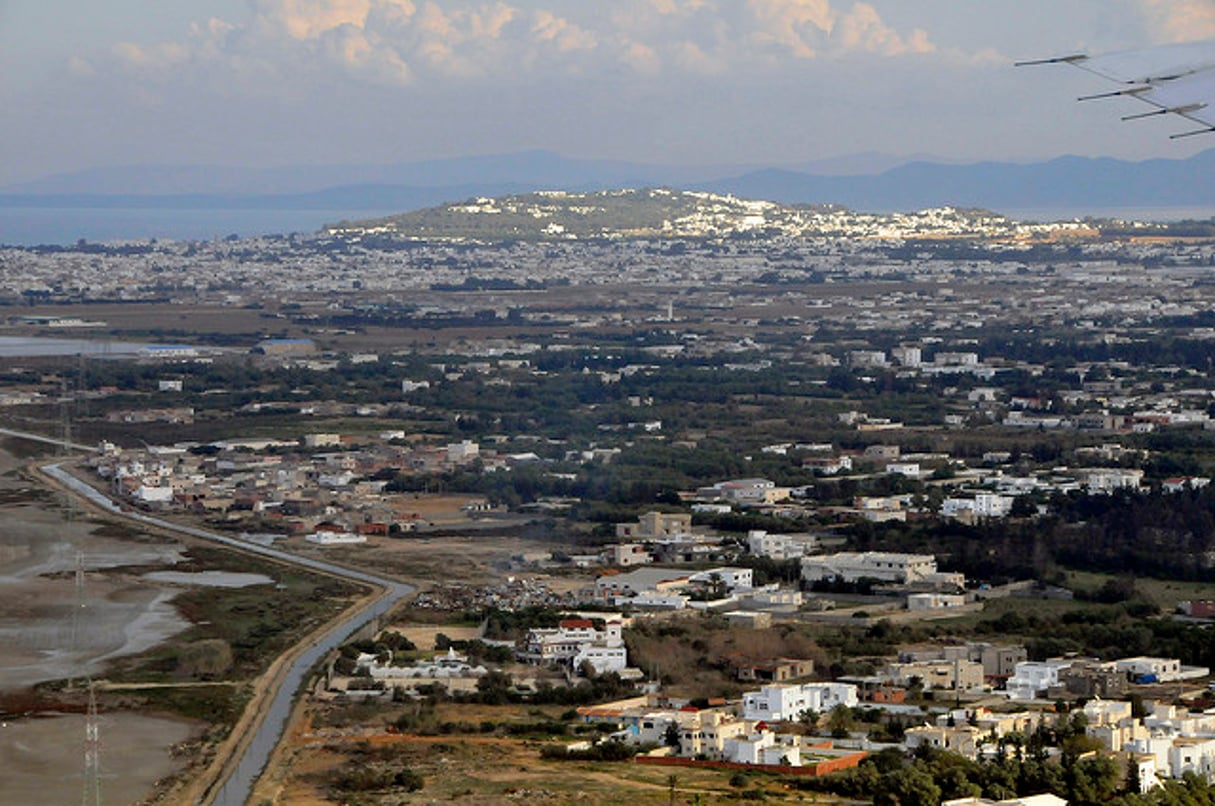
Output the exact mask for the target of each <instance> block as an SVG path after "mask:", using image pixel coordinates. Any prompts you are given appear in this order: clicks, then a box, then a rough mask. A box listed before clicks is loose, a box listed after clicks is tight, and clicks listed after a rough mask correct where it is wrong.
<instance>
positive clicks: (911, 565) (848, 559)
mask: <svg viewBox="0 0 1215 806" xmlns="http://www.w3.org/2000/svg"><path fill="white" fill-rule="evenodd" d="M802 579H804V580H805V581H806V582H811V583H813V582H818V581H820V580H832V579H835V580H840V581H842V582H858V581H860V580H862V579H876V580H878V581H879V582H887V583H894V584H898V585H912V584H917V583H925V584H935V585H952V586H956V587H959V588H960V587H964V586H965V584H966V578H965V577H964V576H963V575H962V574H954V573H946V572H939V571H937V561H936V558H935V557H933V556H932V555H931V554H896V553H892V552H884V551H866V552H863V553H861V552H841V553H839V554H824V555H816V556H813V557H804V558H802Z"/></svg>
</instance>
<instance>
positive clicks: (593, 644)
mask: <svg viewBox="0 0 1215 806" xmlns="http://www.w3.org/2000/svg"><path fill="white" fill-rule="evenodd" d="M622 630H623V624H622V623H621V621H620V619H619V618H612V619H609V620H608V621H607V622H605V623H604V626H603V629H602V630H600V629H598V628H597V627H596V626H595V622H593V621H592V620H591V619H563V620H562V621H561V622H560V623H559V624H558V625H557V626H556V627H555V628H533V629H531V630H528V631H527V639H526V641H527V643H526V647H525V649H524V651H523V653H521V655H520V657H521V659H522V660H525V661H527V662H529V663H537V664H568V665H569V666H570V667H571V668H573V669H578V668H579V667H580V666H581V665H582V664H583V663H584V662H586V663H589V664H590V665H591V666H592V667H593V668H594V669H595V673H596V674H605V673H607V672H623V671H624V670H625V668H627V666H628V652H627V650H626V649H625V646H624V637H623V634H622Z"/></svg>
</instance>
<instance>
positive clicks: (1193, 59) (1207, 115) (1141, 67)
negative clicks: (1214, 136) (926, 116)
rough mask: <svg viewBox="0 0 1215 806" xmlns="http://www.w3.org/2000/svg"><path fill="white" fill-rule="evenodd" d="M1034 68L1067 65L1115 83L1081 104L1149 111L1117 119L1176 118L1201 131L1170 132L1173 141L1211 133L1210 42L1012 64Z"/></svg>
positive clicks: (1214, 43)
mask: <svg viewBox="0 0 1215 806" xmlns="http://www.w3.org/2000/svg"><path fill="white" fill-rule="evenodd" d="M1035 64H1070V65H1072V66H1073V67H1078V68H1080V69H1081V70H1087V71H1088V72H1090V73H1094V74H1096V75H1099V76H1101V77H1102V78H1105V79H1108V80H1110V81H1113V82H1116V83H1117V84H1118V85H1120V86H1119V88H1118V89H1116V90H1112V91H1110V92H1103V93H1099V94H1097V95H1088V96H1085V97H1083V98H1080V99H1079V100H1081V101H1092V100H1097V99H1102V98H1119V97H1128V98H1134V99H1135V100H1137V101H1141V102H1143V103H1145V104H1147V105H1148V106H1151V107H1153V108H1152V110H1151V111H1148V112H1140V113H1138V114H1134V115H1126V116H1124V117H1123V118H1122V119H1123V120H1139V119H1141V118H1148V117H1154V116H1156V115H1176V116H1178V117H1181V118H1184V119H1186V120H1188V121H1190V122H1191V123H1196V124H1198V125H1199V126H1200V127H1201V128H1198V129H1195V130H1191V131H1184V132H1181V133H1179V134H1174V135H1173V139H1176V138H1179V137H1190V136H1193V135H1196V134H1209V133H1213V132H1215V40H1208V41H1205V42H1187V43H1184V44H1179V45H1162V46H1160V47H1154V48H1146V49H1143V50H1128V51H1122V52H1120V53H1107V54H1104V55H1098V56H1089V55H1087V54H1084V53H1077V54H1072V55H1068V56H1056V57H1053V58H1049V59H1034V60H1032V61H1026V62H1017V66H1018V67H1022V66H1027V65H1035Z"/></svg>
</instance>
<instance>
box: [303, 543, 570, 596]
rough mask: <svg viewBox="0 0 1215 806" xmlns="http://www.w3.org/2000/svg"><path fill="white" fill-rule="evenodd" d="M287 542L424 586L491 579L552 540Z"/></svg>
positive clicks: (509, 570)
mask: <svg viewBox="0 0 1215 806" xmlns="http://www.w3.org/2000/svg"><path fill="white" fill-rule="evenodd" d="M282 545H284V546H285V547H287V548H289V549H291V550H292V551H296V552H298V553H299V554H301V555H306V556H323V557H325V558H326V559H329V560H333V561H335V562H340V563H342V564H343V565H348V566H351V567H355V568H364V569H367V570H369V571H373V572H375V573H380V574H391V575H393V576H396V577H399V578H401V579H403V580H405V581H407V582H410V583H415V584H418V585H420V586H422V587H425V586H427V585H430V584H435V583H448V582H461V583H466V584H469V585H488V584H494V583H496V582H498V581H501V580H502V579H503V578H504V577H505V576H507V575H509V574H511V573H518V571H513V570H512V568H511V564H510V558H511V557H512V556H513V555H516V554H522V553H524V552H531V551H549V550H551V549H552V545H551V544H547V543H543V542H540V541H535V540H527V539H524V538H517V537H503V536H501V535H491V534H486V535H476V534H472V535H468V536H442V537H439V536H429V535H424V534H417V535H408V536H405V537H401V538H387V537H371V538H368V540H367V542H366V543H365V544H362V545H356V546H333V547H325V548H317V547H316V546H314V545H312V544H309V543H306V542H304V540H303V538H293V539H291V540H289V541H286V542H285V543H284V544H282Z"/></svg>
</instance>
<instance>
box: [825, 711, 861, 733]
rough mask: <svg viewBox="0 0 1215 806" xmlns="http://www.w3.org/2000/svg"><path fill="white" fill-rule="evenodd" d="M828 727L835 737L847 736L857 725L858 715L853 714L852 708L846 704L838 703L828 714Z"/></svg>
mask: <svg viewBox="0 0 1215 806" xmlns="http://www.w3.org/2000/svg"><path fill="white" fill-rule="evenodd" d="M827 727H828V728H829V729H830V730H831V735H832V736H834V737H835V738H837V739H843V738H846V737H847V736H848V734H849V733H851V732H852V730H853V729H854V728H855V727H856V717H855V716H854V715H853V713H852V709H851V708H849V707H848V706H846V705H837V706H835V707H834V708H832V709H831V713H830V714H828V715H827Z"/></svg>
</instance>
